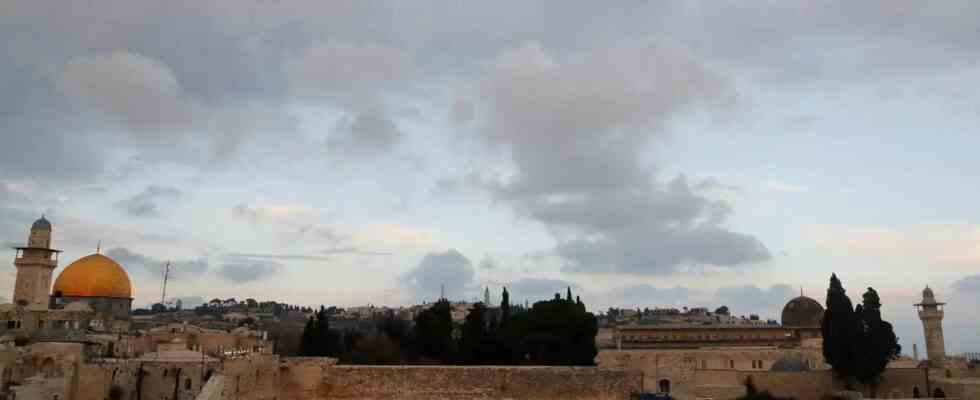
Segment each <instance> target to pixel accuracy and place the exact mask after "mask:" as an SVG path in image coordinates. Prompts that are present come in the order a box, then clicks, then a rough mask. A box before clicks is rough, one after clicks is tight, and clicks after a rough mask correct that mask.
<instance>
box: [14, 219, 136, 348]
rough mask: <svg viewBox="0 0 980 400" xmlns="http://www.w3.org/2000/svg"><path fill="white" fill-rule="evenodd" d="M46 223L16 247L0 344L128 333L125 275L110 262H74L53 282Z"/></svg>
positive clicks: (129, 290)
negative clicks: (10, 300) (11, 293)
mask: <svg viewBox="0 0 980 400" xmlns="http://www.w3.org/2000/svg"><path fill="white" fill-rule="evenodd" d="M52 233H53V229H52V226H51V222H50V221H48V220H47V219H46V218H45V217H44V216H41V218H39V219H38V220H37V221H34V223H33V224H32V225H31V230H30V234H29V236H28V238H27V245H26V246H21V247H15V248H14V249H15V250H16V251H17V254H16V256H15V258H14V266H15V267H16V268H17V276H16V278H15V282H14V296H13V303H11V304H2V305H0V342H2V341H5V340H6V341H9V340H12V338H14V337H17V336H20V337H32V336H42V337H57V336H62V337H66V336H73V335H74V336H80V335H82V334H83V333H84V332H86V331H87V330H89V329H91V330H95V331H111V332H123V331H128V330H129V321H130V310H131V307H132V302H133V287H132V283H131V282H130V280H129V274H127V273H126V270H125V269H124V268H123V267H122V266H121V265H119V263H117V262H115V261H114V260H112V259H111V258H109V257H106V256H104V255H102V254H100V253H99V252H98V251H96V253H95V254H92V255H88V256H85V257H82V258H81V259H78V260H77V261H75V262H73V263H71V264H69V265H68V267H66V268H65V269H64V270H63V271H61V274H59V275H58V277H57V279H55V280H54V289H53V292H52V286H51V276H52V274H53V272H54V269H55V268H57V266H58V255H59V254H60V253H61V251H60V250H56V249H54V248H52V247H51V243H52V236H53V235H52Z"/></svg>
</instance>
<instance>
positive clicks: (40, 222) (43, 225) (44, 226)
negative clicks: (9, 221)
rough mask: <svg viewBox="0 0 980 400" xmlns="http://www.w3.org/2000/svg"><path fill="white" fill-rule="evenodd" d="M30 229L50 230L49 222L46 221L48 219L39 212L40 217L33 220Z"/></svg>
mask: <svg viewBox="0 0 980 400" xmlns="http://www.w3.org/2000/svg"><path fill="white" fill-rule="evenodd" d="M31 230H32V231H35V230H46V231H50V230H51V222H48V219H47V218H44V214H41V218H38V219H37V221H34V224H33V225H31Z"/></svg>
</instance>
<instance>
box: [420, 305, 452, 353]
mask: <svg viewBox="0 0 980 400" xmlns="http://www.w3.org/2000/svg"><path fill="white" fill-rule="evenodd" d="M451 310H452V306H451V305H450V304H449V300H446V299H439V301H437V302H435V304H433V305H432V307H429V309H427V310H424V311H422V312H420V313H419V314H418V315H417V316H416V317H415V337H416V339H417V340H418V345H419V352H420V353H421V356H423V357H426V358H429V359H432V360H439V361H443V362H448V361H449V360H451V359H452V358H453V356H454V355H455V354H454V353H455V352H454V349H453V338H452V335H453V319H452V312H451Z"/></svg>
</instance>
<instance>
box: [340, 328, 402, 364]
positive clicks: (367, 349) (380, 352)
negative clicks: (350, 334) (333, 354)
mask: <svg viewBox="0 0 980 400" xmlns="http://www.w3.org/2000/svg"><path fill="white" fill-rule="evenodd" d="M347 361H348V362H350V363H352V364H362V365H364V364H366V365H388V364H399V363H400V362H401V354H400V352H399V350H398V345H397V344H396V343H394V342H393V341H392V340H391V339H389V338H388V337H387V336H386V335H383V334H382V335H371V336H367V337H361V338H358V339H357V340H356V341H355V342H354V347H353V349H352V350H351V352H350V355H349V356H348V360H347Z"/></svg>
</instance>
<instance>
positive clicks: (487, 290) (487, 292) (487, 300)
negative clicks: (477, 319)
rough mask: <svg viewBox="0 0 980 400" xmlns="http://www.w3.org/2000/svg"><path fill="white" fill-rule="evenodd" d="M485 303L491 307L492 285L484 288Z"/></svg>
mask: <svg viewBox="0 0 980 400" xmlns="http://www.w3.org/2000/svg"><path fill="white" fill-rule="evenodd" d="M483 305H485V306H487V307H490V287H489V286H487V287H485V288H484V289H483Z"/></svg>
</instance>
